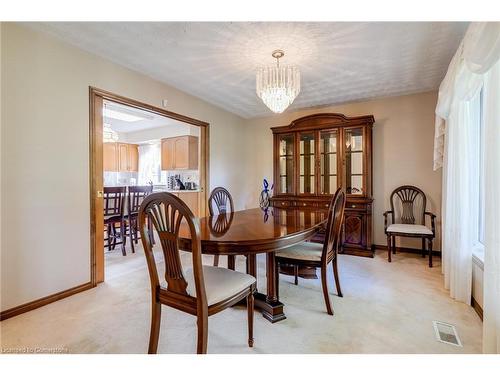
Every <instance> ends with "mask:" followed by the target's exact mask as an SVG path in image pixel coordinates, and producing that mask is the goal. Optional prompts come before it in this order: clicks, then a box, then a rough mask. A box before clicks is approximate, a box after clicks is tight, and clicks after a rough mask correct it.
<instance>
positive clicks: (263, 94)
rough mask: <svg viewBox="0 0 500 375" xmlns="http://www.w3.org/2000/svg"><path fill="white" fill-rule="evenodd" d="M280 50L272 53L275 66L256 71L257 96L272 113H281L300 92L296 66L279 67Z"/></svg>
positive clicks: (298, 74) (282, 54)
mask: <svg viewBox="0 0 500 375" xmlns="http://www.w3.org/2000/svg"><path fill="white" fill-rule="evenodd" d="M284 55H285V52H283V51H282V50H276V51H273V53H272V56H273V57H274V58H275V59H276V66H271V67H265V68H259V69H258V70H257V85H256V91H257V96H258V97H259V98H261V99H262V101H263V102H264V104H265V105H266V106H267V107H268V108H269V109H270V110H271V111H273V112H274V113H282V112H283V111H284V110H285V109H287V107H288V106H289V105H290V104H292V103H293V101H294V100H295V98H296V97H297V95H299V92H300V72H299V68H297V67H296V66H280V58H282V57H283V56H284Z"/></svg>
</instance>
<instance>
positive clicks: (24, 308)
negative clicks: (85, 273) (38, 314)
mask: <svg viewBox="0 0 500 375" xmlns="http://www.w3.org/2000/svg"><path fill="white" fill-rule="evenodd" d="M91 288H93V285H92V283H91V282H88V283H85V284H82V285H78V286H75V287H73V288H70V289H67V290H63V291H62V292H58V293H54V294H51V295H50V296H47V297H43V298H40V299H37V300H35V301H31V302H27V303H24V304H22V305H19V306H16V307H13V308H11V309H8V310H5V311H2V312H0V320H5V319H9V318H12V317H13V316H16V315H20V314H24V313H25V312H28V311H31V310H35V309H38V308H39V307H42V306H45V305H48V304H49V303H52V302H56V301H59V300H61V299H63V298H66V297H69V296H72V295H73V294H76V293H80V292H83V291H85V290H88V289H91Z"/></svg>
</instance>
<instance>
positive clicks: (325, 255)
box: [275, 189, 346, 315]
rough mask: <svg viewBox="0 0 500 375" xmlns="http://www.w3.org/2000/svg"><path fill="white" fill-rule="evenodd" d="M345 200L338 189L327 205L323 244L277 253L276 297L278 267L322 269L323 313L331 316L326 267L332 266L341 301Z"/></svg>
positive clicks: (342, 193) (301, 245)
mask: <svg viewBox="0 0 500 375" xmlns="http://www.w3.org/2000/svg"><path fill="white" fill-rule="evenodd" d="M345 202H346V196H345V193H344V192H343V191H341V189H338V190H337V192H336V193H335V195H334V196H333V199H332V201H331V203H330V207H329V209H328V221H327V224H326V228H325V240H324V243H323V244H321V243H316V242H303V243H301V244H298V245H294V246H291V247H288V248H286V249H284V250H280V251H278V252H277V253H276V271H275V273H276V291H277V294H278V293H279V265H280V264H287V265H291V266H294V267H295V266H307V267H317V268H321V285H322V287H323V296H324V298H325V304H326V311H327V312H328V314H329V315H333V308H332V306H331V304H330V297H329V294H328V283H327V278H326V275H327V266H328V264H329V263H330V262H331V263H332V268H333V275H334V278H335V285H336V287H337V295H338V296H339V297H342V291H341V290H340V281H339V274H338V268H337V252H338V248H339V246H340V242H341V234H342V223H343V221H344V208H345Z"/></svg>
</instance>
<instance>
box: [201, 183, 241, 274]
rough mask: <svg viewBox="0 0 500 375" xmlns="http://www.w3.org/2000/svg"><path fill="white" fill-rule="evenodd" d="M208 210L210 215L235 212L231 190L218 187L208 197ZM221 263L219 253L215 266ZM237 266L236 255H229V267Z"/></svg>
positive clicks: (215, 258) (215, 259) (216, 256)
mask: <svg viewBox="0 0 500 375" xmlns="http://www.w3.org/2000/svg"><path fill="white" fill-rule="evenodd" d="M208 212H209V213H210V216H211V217H213V216H214V215H219V214H226V213H231V212H234V203H233V197H231V194H230V193H229V191H228V190H227V189H225V188H223V187H221V186H219V187H216V188H215V189H214V190H212V192H211V193H210V196H209V197H208ZM218 265H219V255H214V267H217V266H218ZM235 267H236V256H235V255H228V256H227V268H229V269H231V270H234V269H235Z"/></svg>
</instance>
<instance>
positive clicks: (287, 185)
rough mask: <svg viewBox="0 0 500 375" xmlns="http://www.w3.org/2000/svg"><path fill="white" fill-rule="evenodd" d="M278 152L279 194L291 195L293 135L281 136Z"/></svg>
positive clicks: (293, 151) (293, 152) (293, 155)
mask: <svg viewBox="0 0 500 375" xmlns="http://www.w3.org/2000/svg"><path fill="white" fill-rule="evenodd" d="M278 142H279V144H278V150H279V172H280V173H279V193H280V194H292V193H293V176H294V171H293V168H294V157H295V137H294V135H293V134H283V135H280V136H279V139H278Z"/></svg>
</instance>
